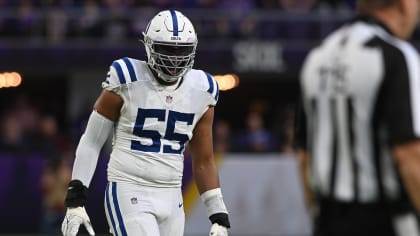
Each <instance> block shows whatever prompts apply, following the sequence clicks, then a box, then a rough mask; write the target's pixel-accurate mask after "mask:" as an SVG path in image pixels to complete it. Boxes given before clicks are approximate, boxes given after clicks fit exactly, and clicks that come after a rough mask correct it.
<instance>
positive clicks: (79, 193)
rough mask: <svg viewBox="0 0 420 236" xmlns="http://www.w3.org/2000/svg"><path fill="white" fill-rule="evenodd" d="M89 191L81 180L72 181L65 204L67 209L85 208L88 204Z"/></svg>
mask: <svg viewBox="0 0 420 236" xmlns="http://www.w3.org/2000/svg"><path fill="white" fill-rule="evenodd" d="M87 191H88V189H87V187H86V186H84V185H83V183H82V182H81V181H80V180H77V179H75V180H72V181H70V183H69V188H68V190H67V195H66V199H65V200H64V204H65V205H66V207H79V206H84V205H85V202H86V197H87Z"/></svg>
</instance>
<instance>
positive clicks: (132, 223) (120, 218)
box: [105, 182, 160, 236]
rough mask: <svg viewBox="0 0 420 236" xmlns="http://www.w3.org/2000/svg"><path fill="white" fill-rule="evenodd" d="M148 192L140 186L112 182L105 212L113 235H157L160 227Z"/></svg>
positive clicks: (107, 192) (106, 199) (106, 193)
mask: <svg viewBox="0 0 420 236" xmlns="http://www.w3.org/2000/svg"><path fill="white" fill-rule="evenodd" d="M146 196H148V194H147V193H145V192H144V191H142V189H140V188H139V187H138V186H135V185H129V184H123V183H115V182H110V183H109V184H108V185H107V188H106V191H105V212H106V216H107V220H108V225H109V227H110V229H111V230H110V231H111V233H112V234H113V235H128V236H136V235H142V236H156V235H160V234H159V227H158V223H157V221H156V217H155V214H154V213H153V212H152V209H151V204H150V201H149V200H150V199H148V198H147V197H146Z"/></svg>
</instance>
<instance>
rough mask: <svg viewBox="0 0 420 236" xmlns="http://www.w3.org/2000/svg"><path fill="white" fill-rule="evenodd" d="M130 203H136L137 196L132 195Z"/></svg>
mask: <svg viewBox="0 0 420 236" xmlns="http://www.w3.org/2000/svg"><path fill="white" fill-rule="evenodd" d="M130 200H131V204H133V205H134V204H137V198H136V197H132V198H131V199H130Z"/></svg>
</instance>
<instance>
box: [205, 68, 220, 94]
mask: <svg viewBox="0 0 420 236" xmlns="http://www.w3.org/2000/svg"><path fill="white" fill-rule="evenodd" d="M206 76H207V80H208V82H209V89H208V90H207V92H208V93H210V94H211V96H213V97H214V99H215V100H216V101H217V99H218V98H219V86H218V85H217V83H216V80H214V79H213V77H212V76H211V75H210V74H209V73H207V72H206ZM214 87H216V89H214Z"/></svg>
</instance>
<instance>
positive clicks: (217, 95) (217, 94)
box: [214, 81, 219, 101]
mask: <svg viewBox="0 0 420 236" xmlns="http://www.w3.org/2000/svg"><path fill="white" fill-rule="evenodd" d="M215 82H216V97H214V99H216V101H218V100H219V84H218V83H217V81H215Z"/></svg>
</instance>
